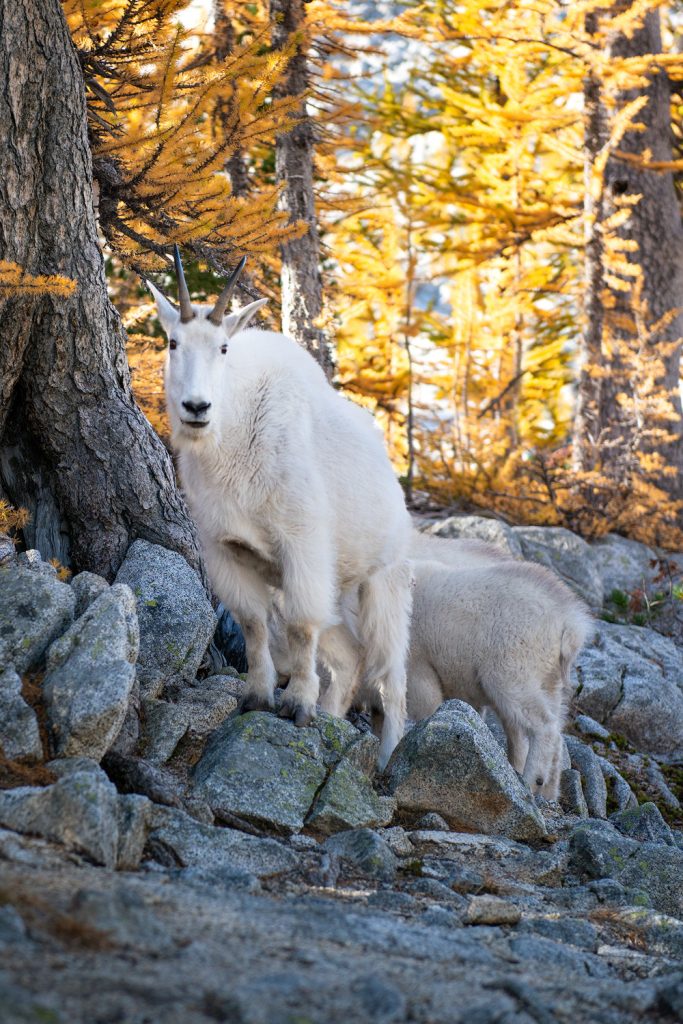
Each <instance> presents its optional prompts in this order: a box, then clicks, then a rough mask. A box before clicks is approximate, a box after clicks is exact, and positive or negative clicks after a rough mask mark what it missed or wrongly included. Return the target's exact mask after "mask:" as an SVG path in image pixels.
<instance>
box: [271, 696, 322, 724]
mask: <svg viewBox="0 0 683 1024" xmlns="http://www.w3.org/2000/svg"><path fill="white" fill-rule="evenodd" d="M278 715H279V716H280V718H291V719H292V721H293V722H294V725H296V726H297V728H299V729H304V728H305V727H306V726H307V725H310V724H311V722H312V721H313V719H314V718H315V712H314V711H308V710H307V709H306V708H304V707H302V706H301V704H288V703H287V701H283V702H282V704H281V705H280V710H279V711H278Z"/></svg>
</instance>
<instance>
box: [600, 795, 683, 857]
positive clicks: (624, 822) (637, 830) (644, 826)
mask: <svg viewBox="0 0 683 1024" xmlns="http://www.w3.org/2000/svg"><path fill="white" fill-rule="evenodd" d="M610 821H611V822H612V824H613V825H614V826H615V828H617V829H618V830H619V831H620V832H621V834H622V835H624V836H629V838H630V839H637V840H638V841H639V842H641V843H664V844H665V845H666V846H673V845H674V837H673V832H672V831H671V829H670V828H669V826H668V825H667V823H666V822H665V821H664V818H663V817H662V815H661V812H660V810H659V808H658V807H657V806H656V805H655V804H652V803H645V804H641V805H640V806H638V805H636V806H635V807H634V808H631V809H629V810H626V811H620V812H618V813H617V814H612V815H611V817H610Z"/></svg>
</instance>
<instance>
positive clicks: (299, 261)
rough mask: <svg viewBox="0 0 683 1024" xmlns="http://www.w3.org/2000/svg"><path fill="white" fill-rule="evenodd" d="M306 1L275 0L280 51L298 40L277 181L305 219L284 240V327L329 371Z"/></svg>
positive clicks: (275, 40)
mask: <svg viewBox="0 0 683 1024" xmlns="http://www.w3.org/2000/svg"><path fill="white" fill-rule="evenodd" d="M304 8H305V4H304V0H270V18H271V40H272V45H273V48H274V49H275V50H281V49H283V48H285V47H286V46H287V45H288V44H291V42H292V41H294V44H295V49H294V52H293V54H292V56H291V57H290V59H289V63H288V67H287V73H286V75H285V76H284V77H283V78H282V79H281V80H280V81H279V82H278V84H277V85H276V87H275V90H274V95H275V96H276V97H278V98H283V97H293V98H295V99H296V101H297V106H296V108H295V109H294V110H293V111H292V113H291V114H290V118H291V120H292V125H291V127H289V128H288V130H287V131H280V132H279V133H278V135H277V137H276V141H275V172H276V180H277V182H278V184H279V185H280V187H281V193H280V209H281V210H284V211H285V212H286V213H287V216H288V217H289V220H290V223H296V222H304V223H305V224H306V225H307V230H306V231H305V233H303V234H301V235H300V236H299V237H298V238H291V239H288V240H286V241H283V243H282V245H281V255H282V275H281V281H282V292H281V295H282V330H283V331H284V333H285V334H289V335H291V337H293V338H295V339H296V340H297V341H298V342H299V344H301V345H303V346H304V348H306V349H307V350H308V351H309V352H310V353H311V354H312V355H313V356H314V357H315V358H316V359H317V361H318V362H319V363H320V365H321V366H322V368H323V370H324V371H325V373H326V374H327V376H328V377H329V376H331V375H332V372H333V370H334V360H333V356H332V350H331V348H330V344H329V341H328V339H327V337H326V335H325V331H324V330H323V328H322V326H321V324H320V321H321V317H322V313H323V291H322V277H321V272H320V241H319V238H318V225H317V220H316V213H315V192H314V157H315V130H314V125H313V120H312V118H311V116H310V115H309V113H308V111H307V109H306V94H307V90H308V61H307V39H306V15H305V9H304Z"/></svg>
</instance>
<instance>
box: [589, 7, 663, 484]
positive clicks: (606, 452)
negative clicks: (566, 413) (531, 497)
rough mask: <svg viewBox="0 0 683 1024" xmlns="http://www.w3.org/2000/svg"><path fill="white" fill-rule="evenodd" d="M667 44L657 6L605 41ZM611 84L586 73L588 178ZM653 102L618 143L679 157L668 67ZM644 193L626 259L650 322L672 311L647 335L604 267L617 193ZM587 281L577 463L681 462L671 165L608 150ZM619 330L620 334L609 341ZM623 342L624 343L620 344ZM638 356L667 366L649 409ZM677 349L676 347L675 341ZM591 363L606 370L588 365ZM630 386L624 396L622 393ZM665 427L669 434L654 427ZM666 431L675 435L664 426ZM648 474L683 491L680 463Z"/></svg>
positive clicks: (631, 295)
mask: <svg viewBox="0 0 683 1024" xmlns="http://www.w3.org/2000/svg"><path fill="white" fill-rule="evenodd" d="M595 17H596V16H595V15H592V16H590V18H591V19H593V21H592V24H591V20H590V19H587V29H588V31H589V32H590V31H594V24H595V22H594V19H595ZM661 49H662V43H661V30H660V16H659V12H658V11H653V12H650V13H649V14H648V15H647V17H646V18H645V21H644V23H643V27H642V28H641V29H639V30H638V31H636V32H634V34H633V36H632V38H630V39H628V38H627V37H626V36H625V35H617V34H615V36H614V38H613V39H612V40H611V41H610V44H609V46H608V51H607V56H608V57H615V58H621V57H636V56H641V55H644V54H656V53H660V52H661ZM603 88H604V86H602V85H601V83H600V82H599V81H598V79H597V78H593V77H590V78H589V79H588V80H587V82H586V87H585V98H586V119H587V122H586V123H587V127H586V136H585V147H586V161H587V182H588V180H589V179H590V177H591V173H592V169H593V166H594V165H595V161H596V160H597V159H598V157H599V155H600V151H601V149H602V147H603V146H604V145H605V143H606V142H607V139H608V137H609V128H608V118H607V114H606V109H605V103H604V100H605V97H604V96H603V95H602V90H603ZM638 95H641V93H638V92H635V91H633V90H631V91H629V92H622V93H620V94H619V95H618V97H617V100H618V107H619V108H621V107H622V106H623V105H624V104H625V103H627V102H629V101H631V100H633V99H634V98H636V97H637V96H638ZM645 95H646V96H647V103H646V105H645V107H644V108H643V110H642V111H641V112H640V113H639V114H638V115H637V117H636V121H637V122H640V123H642V124H644V125H645V130H644V131H642V132H636V131H629V132H627V133H626V135H625V136H624V138H623V139H622V140H621V142H620V143H619V144H618V147H617V148H618V150H619V151H621V152H622V153H625V154H632V155H635V156H638V157H642V155H643V154H644V153H645V152H646V150H650V153H651V160H653V161H670V160H672V146H671V113H670V88H669V82H668V79H667V77H666V74H665V73H664V72H663V71H661V72H658V73H656V74H652V75H651V76H650V84H649V85H648V87H647V89H646V93H645ZM628 195H641V196H642V198H641V199H640V200H639V202H638V203H637V204H636V205H635V207H634V209H633V211H632V214H631V216H630V219H629V221H628V223H627V225H626V226H625V227H624V228H621V229H619V234H620V236H621V237H623V238H626V239H630V240H633V241H635V242H636V243H637V247H638V248H637V252H635V253H632V254H629V255H628V259H629V260H630V261H632V262H637V263H638V264H639V265H640V268H641V271H642V295H641V299H642V300H643V304H644V305H645V306H646V307H647V313H648V315H647V323H648V324H649V325H651V324H653V323H654V322H655V321H657V320H658V319H659V318H660V317H662V316H664V314H666V313H668V312H669V311H676V313H675V315H674V316H673V318H672V319H671V321H670V322H668V323H667V324H666V325H665V326H664V327H662V329H660V330H658V331H657V332H656V333H654V334H652V335H650V336H648V335H647V332H646V331H645V332H643V331H642V330H641V336H640V338H639V337H638V332H635V333H634V332H633V331H632V330H631V329H630V328H628V327H626V326H625V325H626V321H627V319H634V314H635V312H636V303H635V301H634V300H635V297H636V296H635V292H634V290H633V289H632V290H630V291H621V290H619V289H617V288H613V287H611V286H610V284H609V281H608V280H607V279H606V277H605V259H604V256H605V254H604V234H603V231H604V224H605V221H606V220H607V218H608V217H610V216H611V215H612V214H613V213H614V212H615V210H616V209H617V206H616V203H617V201H618V198H619V197H624V196H628ZM585 212H586V223H587V235H586V276H585V282H586V289H585V307H584V314H585V328H584V335H583V339H582V364H583V365H582V369H581V376H580V381H579V402H578V410H577V423H576V433H575V452H576V464H577V467H578V468H579V469H581V470H586V471H591V470H595V469H597V468H599V469H600V471H601V473H602V474H603V475H604V476H605V477H607V478H609V479H612V480H615V481H619V480H624V479H625V475H624V474H625V472H626V470H627V469H628V464H629V460H633V459H634V458H636V459H637V458H638V456H639V455H644V454H647V453H649V452H657V453H659V454H660V455H662V456H663V459H664V461H665V463H666V464H668V465H670V466H674V467H676V469H678V470H679V471H680V469H681V468H682V455H683V419H682V417H681V400H680V394H679V389H678V382H679V369H680V357H681V346H680V344H676V342H677V341H678V339H680V338H681V337H682V336H683V226H682V224H681V214H680V207H679V203H678V199H677V197H676V193H675V190H674V182H673V176H672V174H670V173H656V172H654V171H648V170H645V169H643V168H642V167H639V166H637V164H633V163H630V162H629V161H628V160H625V159H623V158H621V157H620V156H619V155H618V153H617V154H612V155H610V157H609V159H608V162H607V166H606V168H605V173H604V187H603V189H602V192H601V194H600V195H599V196H597V197H596V196H591V194H590V192H589V190H588V188H587V189H586V207H585ZM610 340H612V341H614V340H616V342H617V344H610ZM620 342H623V343H624V344H623V345H622V344H620ZM629 345H630V346H631V350H632V351H634V352H635V351H636V350H637V349H638V347H639V346H642V352H641V353H640V355H641V356H645V357H647V356H649V355H652V354H655V355H657V354H658V356H659V358H660V360H661V363H660V370H659V372H658V373H657V374H656V375H655V380H654V390H655V391H656V392H657V394H658V396H659V397H658V402H659V409H658V410H657V412H656V413H654V414H653V413H652V412H648V411H647V402H643V400H642V399H643V396H642V395H641V394H639V393H638V387H639V384H638V380H637V376H636V373H635V372H634V370H635V361H634V360H631V359H630V358H628V355H627V352H626V346H629ZM668 349H670V351H668ZM592 367H598V368H601V369H602V371H603V372H602V373H599V374H595V373H594V372H593V373H592V372H591V368H592ZM623 394H625V395H626V396H627V399H628V400H627V402H626V403H624V402H621V401H619V397H618V396H619V395H623ZM658 429H659V430H661V431H662V433H663V435H664V436H661V435H660V436H659V438H658V437H657V434H656V431H657V430H658ZM667 434H668V435H669V436H668V437H667V436H666V435H667ZM650 479H651V480H652V483H654V484H656V485H657V486H658V487H660V488H661V489H662V490H664V491H665V492H666V493H667V494H669V495H670V496H671V497H672V498H676V499H678V498H680V497H681V496H682V495H683V486H682V485H683V480H682V478H681V473H680V472H678V473H676V475H675V476H666V475H663V474H662V473H661V472H659V470H658V469H656V468H655V469H653V470H652V473H651V477H650Z"/></svg>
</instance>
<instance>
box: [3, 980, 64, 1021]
mask: <svg viewBox="0 0 683 1024" xmlns="http://www.w3.org/2000/svg"><path fill="white" fill-rule="evenodd" d="M0 1006H1V1007H2V1011H0V1012H2V1018H1V1019H2V1022H3V1024H63V1022H64V1021H65V1020H66V1018H65V1017H63V1016H62V1014H61V1011H60V1010H59V1009H58V1000H56V999H54V998H53V997H47V996H40V997H35V996H34V995H33V994H32V993H31V992H28V991H26V990H25V989H23V988H20V987H19V986H18V985H10V984H8V983H7V982H6V981H5V979H4V978H1V977H0Z"/></svg>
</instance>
